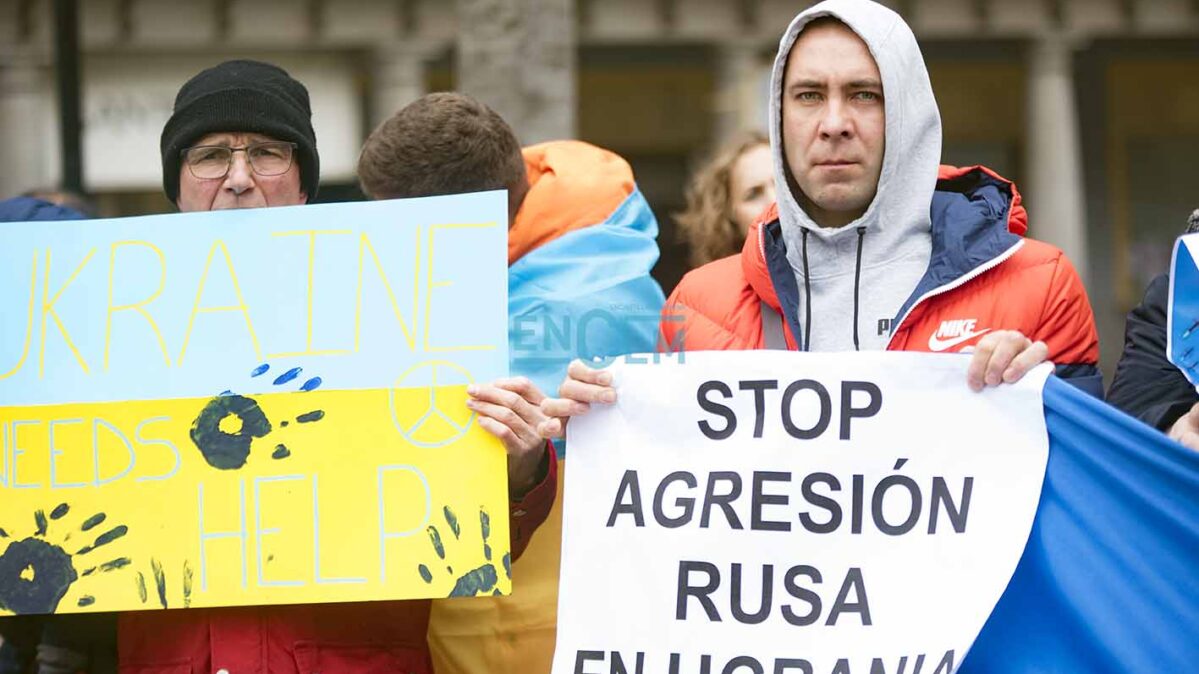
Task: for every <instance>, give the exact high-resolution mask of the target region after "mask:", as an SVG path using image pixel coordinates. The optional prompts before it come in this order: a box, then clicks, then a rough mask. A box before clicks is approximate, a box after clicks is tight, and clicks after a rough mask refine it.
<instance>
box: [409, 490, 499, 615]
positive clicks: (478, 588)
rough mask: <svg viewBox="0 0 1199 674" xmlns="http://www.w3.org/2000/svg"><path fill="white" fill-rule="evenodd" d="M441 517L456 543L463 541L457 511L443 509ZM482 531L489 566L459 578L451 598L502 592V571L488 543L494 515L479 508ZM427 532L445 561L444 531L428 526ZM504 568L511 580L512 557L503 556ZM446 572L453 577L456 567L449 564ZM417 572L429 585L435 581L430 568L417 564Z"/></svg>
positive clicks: (438, 554)
mask: <svg viewBox="0 0 1199 674" xmlns="http://www.w3.org/2000/svg"><path fill="white" fill-rule="evenodd" d="M442 515H443V516H444V517H445V522H446V525H448V526H449V529H450V533H452V534H453V535H454V540H455V541H457V540H460V539H461V537H462V527H461V526H460V524H459V522H458V516H457V515H455V514H454V511H453V510H451V509H450V507H449V506H446V507H444V508H443V509H442ZM479 529H480V531H481V532H482V534H483V557H484V559H486V560H487V562H488V563H487V564H484V565H483V566H480V567H479V568H477V569H472V570H470V571H467V572H466V573H464V574H462V575H461V576H459V577H458V580H457V582H456V583H454V589H453V590H451V591H450V594H449V596H451V597H476V596H479V595H486V594H494V595H499V594H500V591H499V590H498V589H496V587H495V586H496V583H497V582H499V571H498V570H496V568H495V562H494V561H493V560H492V553H491V544H490V543H488V542H487V539H488V538H490V537H491V516H490V515H488V514H487V511H486V510H484V509H482V508H480V509H479ZM426 531H427V533H428V534H429V542H430V543H431V544H432V546H433V551H434V552H435V553H437V556H438V558H440V559H441V560H443V561H444V560H445V541H444V540H443V539H442V537H441V531H439V530H438V529H437V527H435V526H433V525H429V528H428V529H427V530H426ZM503 565H504V575H505V576H506V577H507V578H509V579H511V578H512V556H511V554H508V553H505V554H504V558H503ZM445 570H446V573H448V574H450V575H451V576H452V575H454V569H453V567H451V566H448V565H447V566H446V567H445ZM417 571H418V572H419V573H420V577H421V578H422V579H423V580H424V581H425V582H426V583H432V582H433V572H432V571H430V570H429V567H427V566H425V565H424V564H419V565H417Z"/></svg>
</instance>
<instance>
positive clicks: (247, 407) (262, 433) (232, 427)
mask: <svg viewBox="0 0 1199 674" xmlns="http://www.w3.org/2000/svg"><path fill="white" fill-rule="evenodd" d="M268 370H270V365H268V364H266V363H263V364H262V365H259V366H258V367H256V368H254V371H253V372H251V373H250V376H251V377H259V376H261V375H263V374H265V373H266V372H267V371H268ZM300 372H302V370H301V368H298V367H293V368H292V369H290V370H288V371H287V372H284V373H283V374H281V375H279V376H278V377H276V378H275V381H274V382H273V385H275V386H283V385H285V384H288V383H290V382H292V381H294V380H295V379H296V378H297V377H299V376H300ZM320 385H321V378H320V377H312V378H310V379H308V380H307V381H305V382H304V383H303V384H302V385H301V386H300V389H299V390H300V391H304V392H307V391H314V390H316V389H317V388H319V387H320ZM324 417H325V413H324V412H323V411H322V410H313V411H311V412H306V413H304V414H301V415H299V416H298V417H296V421H297V422H298V423H301V424H306V423H312V422H314V421H320V420H321V419H323V418H324ZM289 423H290V422H288V421H283V422H280V424H279V426H280V427H286V426H287V425H288V424H289ZM272 430H273V428H272V426H271V422H270V420H268V419H267V418H266V414H265V413H263V411H262V408H261V407H259V405H258V401H257V400H255V399H253V398H250V397H247V396H243V395H238V394H236V393H233V392H232V391H225V392H224V393H222V394H221V395H219V396H217V397H215V398H212V399H211V400H209V401H208V404H206V405H205V406H204V409H202V410H200V414H199V416H197V417H196V420H195V421H193V422H192V427H191V439H192V442H193V443H194V444H195V445H196V448H197V449H199V450H200V453H201V454H203V455H204V460H205V461H207V462H208V465H210V466H212V467H213V468H219V469H221V470H236V469H238V468H241V467H242V466H244V465H246V460H247V459H249V458H250V448H251V445H252V444H253V443H254V441H255V440H257V439H259V438H264V437H266V436H267V434H269V433H270V432H271V431H272ZM289 456H291V450H290V449H288V448H287V446H285V445H283V444H281V443H280V444H276V445H275V449H274V451H272V453H271V458H273V459H286V458H287V457H289Z"/></svg>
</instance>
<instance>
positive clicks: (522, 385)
mask: <svg viewBox="0 0 1199 674" xmlns="http://www.w3.org/2000/svg"><path fill="white" fill-rule="evenodd" d="M495 385H496V386H499V387H500V388H502V389H504V390H507V391H512V392H513V393H517V394H519V395H520V396H521V397H522V398H524V399H525V400H527V401H529V404H530V405H540V404H541V401H542V400H545V394H544V393H542V392H541V389H539V388H537V385H536V384H534V383H533V382H532V380H530V379H529V378H528V377H510V378H508V379H500V380H499V381H497V382H496V383H495Z"/></svg>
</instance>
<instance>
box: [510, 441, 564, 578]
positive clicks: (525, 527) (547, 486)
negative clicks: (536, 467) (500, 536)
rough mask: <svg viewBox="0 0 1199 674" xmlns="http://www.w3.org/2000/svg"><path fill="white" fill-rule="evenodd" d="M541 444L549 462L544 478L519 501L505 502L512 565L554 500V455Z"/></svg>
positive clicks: (550, 446) (548, 445)
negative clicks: (506, 503) (506, 504)
mask: <svg viewBox="0 0 1199 674" xmlns="http://www.w3.org/2000/svg"><path fill="white" fill-rule="evenodd" d="M545 444H546V449H545V453H546V457H547V459H546V460H547V461H548V462H549V466H548V467H547V468H546V471H545V477H544V478H542V480H541V482H539V483H538V484H537V486H536V487H533V488H532V489H531V490H529V493H527V494H525V495H524V498H522V499H521V500H519V501H508V515H509V525H508V527H509V529H508V534H509V543H510V545H511V550H512V561H514V562H515V561H516V559H517V558H518V557H520V554H521V553H522V552H524V551H525V548H526V547H528V545H529V541H530V540H532V538H533V532H534V531H537V527H539V526H541V523H542V522H544V521H545V519H546V518H547V517H549V515H550V509H551V508H553V507H554V499H555V498H557V496H558V454H557V453H556V452H555V451H554V443H553V442H551V441H549V440H546V442H545Z"/></svg>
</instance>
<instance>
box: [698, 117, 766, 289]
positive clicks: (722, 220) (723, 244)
mask: <svg viewBox="0 0 1199 674" xmlns="http://www.w3.org/2000/svg"><path fill="white" fill-rule="evenodd" d="M758 147H767V148H769V147H770V139H769V138H767V137H766V135H765V134H763V133H761V132H759V131H747V132H744V133H741V134H739V135H737V136H736V137H734V138H733V139H732V140H730V141H729V142H728V143H726V144H725V145H724V146H723V147H721V148H720V149H719V150H718V151H717V153H716V154H715V155H714V156H713V157H712V158H711V159H710V160H709V161H708V162H707V163H706V164H704V165H703V166H702V167H701V168H700V169H699V170H698V171H696V172H695V174H694V176H693V177H692V178H691V182H690V183H689V184H688V186H687V209H686V210H685V211H683V212H682V213H678V214H677V215H675V221H676V222H677V223H678V225H679V238H680V240H682V241H683V242H685V243H687V244H688V246H689V247H690V248H691V264H692V266H695V267H698V266H701V265H704V264H707V263H708V262H711V261H712V260H718V259H720V258H722V257H727V256H729V255H732V254H734V253H736V252H737V251H739V250H741V244H743V243H744V242H745V233H746V226H743V225H742V223H740V222H738V218H737V217H736V216H735V213H734V201H735V195H734V194H733V192H732V189H733V186H732V183H733V170H734V168H735V166H736V164H737V160H739V159H740V158H741V157H742V156H744V155H745V154H746V153H747V152H749V151H750V150H753V149H755V148H758ZM767 162H768V163H769V158H768V159H767ZM769 170H770V169H769V168H768V169H767V175H769ZM755 215H756V214H755Z"/></svg>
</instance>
